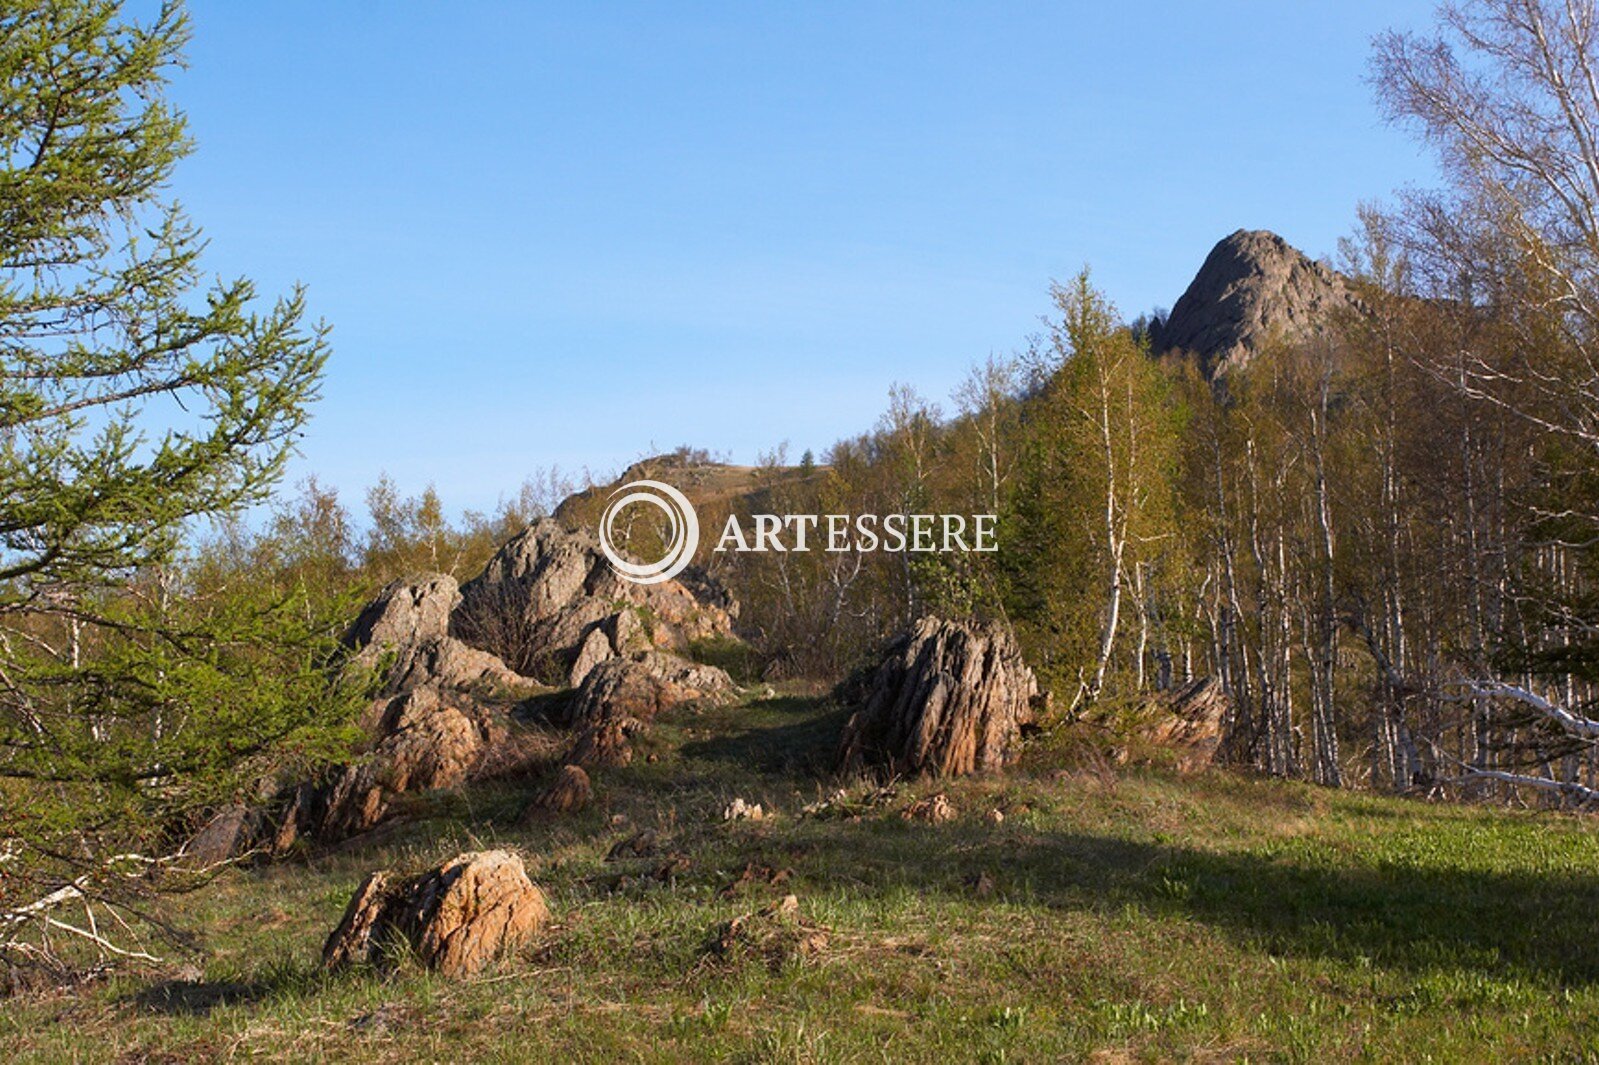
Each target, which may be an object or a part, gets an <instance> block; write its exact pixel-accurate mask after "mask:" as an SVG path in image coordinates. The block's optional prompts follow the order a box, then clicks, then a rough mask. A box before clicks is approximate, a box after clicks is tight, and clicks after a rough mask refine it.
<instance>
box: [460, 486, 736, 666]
mask: <svg viewBox="0 0 1599 1065" xmlns="http://www.w3.org/2000/svg"><path fill="white" fill-rule="evenodd" d="M684 578H686V579H679V580H672V581H663V582H661V583H659V584H634V583H633V582H631V581H627V580H624V579H622V578H621V577H619V576H617V574H616V572H615V571H614V570H613V569H612V568H611V565H610V563H609V562H608V561H607V560H606V558H605V555H604V553H603V552H602V551H601V550H600V544H599V540H598V538H596V537H595V536H594V535H593V534H591V533H588V532H586V531H577V532H574V531H571V530H568V529H566V528H564V527H563V526H562V525H561V524H560V523H559V522H557V521H555V520H554V519H552V518H545V519H542V520H540V521H537V522H535V523H534V524H532V525H530V526H528V528H527V529H525V530H524V531H523V532H522V533H520V534H519V535H518V536H516V537H515V538H514V539H512V540H511V541H510V542H509V543H507V544H506V545H505V546H504V547H502V548H500V550H499V552H498V553H496V554H495V556H494V558H493V559H492V560H490V562H489V564H488V567H487V568H486V569H484V571H483V573H482V574H481V575H480V576H478V577H477V578H475V579H473V580H471V581H468V582H467V583H466V585H465V586H464V587H463V588H462V589H461V594H462V599H463V602H462V607H461V609H460V610H459V611H458V612H456V614H455V615H453V617H452V622H451V628H452V631H453V632H454V633H455V634H456V635H457V636H459V637H461V638H463V639H465V640H466V641H467V642H468V643H470V644H471V645H473V646H474V647H482V648H486V649H488V650H491V651H493V652H495V653H496V654H498V655H499V656H500V657H501V658H502V659H504V660H505V661H506V662H508V663H510V664H511V665H512V666H513V667H514V668H516V669H518V670H521V671H523V672H526V673H531V674H538V675H541V676H543V677H544V678H545V679H546V680H550V681H552V682H553V681H557V680H564V681H565V682H566V683H568V684H573V685H576V684H579V683H581V682H582V680H583V678H584V677H585V676H586V675H587V673H588V671H589V670H590V669H592V668H593V667H594V665H595V664H597V662H599V661H603V660H604V659H606V658H614V657H622V656H626V655H629V654H632V653H634V652H635V651H639V650H644V649H648V648H651V647H653V648H657V649H661V650H683V649H684V648H686V647H687V646H688V645H689V643H690V642H692V641H694V640H696V639H700V638H703V637H709V636H729V635H731V634H732V631H733V618H734V616H735V615H736V614H737V606H736V605H735V604H734V602H733V600H732V598H731V597H730V596H729V595H728V594H727V592H726V590H725V589H723V588H722V587H721V586H720V585H719V584H717V583H716V582H715V581H714V580H711V579H710V578H709V577H707V576H705V575H703V574H694V575H693V576H690V575H689V574H684ZM596 633H598V634H601V635H602V636H603V639H601V638H598V637H597V636H596Z"/></svg>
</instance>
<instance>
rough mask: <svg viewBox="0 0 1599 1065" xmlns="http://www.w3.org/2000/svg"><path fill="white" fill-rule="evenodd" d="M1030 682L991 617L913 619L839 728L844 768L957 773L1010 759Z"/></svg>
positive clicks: (1031, 694) (1034, 694)
mask: <svg viewBox="0 0 1599 1065" xmlns="http://www.w3.org/2000/svg"><path fill="white" fill-rule="evenodd" d="M1038 697H1039V690H1038V681H1037V680H1036V678H1034V676H1033V671H1032V670H1031V669H1029V668H1028V667H1027V664H1026V663H1025V662H1023V661H1022V654H1021V649H1020V648H1019V647H1017V645H1016V639H1015V637H1013V636H1012V635H1011V633H1010V631H1009V630H1008V629H1006V628H1005V627H1004V626H1002V625H1000V624H998V623H997V622H956V621H943V620H940V619H938V618H931V617H929V618H923V619H922V620H921V621H918V622H917V623H916V624H915V625H914V626H913V627H912V628H911V629H910V631H909V632H907V633H905V634H904V635H902V636H901V637H899V639H897V640H896V641H894V643H893V644H892V645H891V646H890V647H889V650H888V654H887V655H886V657H885V658H884V660H883V662H882V664H881V665H880V666H878V668H877V670H876V671H875V672H874V673H873V674H872V675H871V676H870V678H868V679H867V681H866V684H865V686H864V697H863V699H862V702H861V708H860V710H858V711H857V712H856V713H855V715H854V716H853V717H851V718H850V720H849V723H848V724H847V725H846V726H845V728H844V737H843V742H842V745H841V747H842V761H843V765H844V769H845V770H846V771H847V772H859V771H861V770H865V769H880V770H886V771H887V772H889V773H892V774H894V775H912V774H918V773H930V774H933V775H935V776H960V775H962V774H965V773H972V772H976V771H980V770H990V769H998V768H1000V767H1002V766H1004V765H1005V764H1006V762H1008V761H1010V760H1011V759H1012V758H1013V757H1014V755H1015V753H1016V748H1017V741H1018V739H1019V738H1020V736H1021V729H1022V726H1023V725H1025V724H1028V723H1030V722H1031V721H1032V720H1033V712H1034V701H1035V700H1036V699H1038Z"/></svg>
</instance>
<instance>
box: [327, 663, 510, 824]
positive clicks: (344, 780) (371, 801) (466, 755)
mask: <svg viewBox="0 0 1599 1065" xmlns="http://www.w3.org/2000/svg"><path fill="white" fill-rule="evenodd" d="M368 713H369V715H370V716H371V718H373V719H375V720H371V721H369V727H370V729H371V732H372V733H373V735H374V736H375V737H376V740H375V742H374V744H373V746H372V748H371V750H370V751H369V752H368V753H367V754H366V755H365V757H363V758H362V759H361V760H359V761H357V762H355V763H354V764H352V765H349V766H346V767H345V768H344V769H343V770H342V771H340V773H339V775H338V776H337V777H336V778H335V779H334V781H333V783H332V784H331V785H330V786H329V787H328V788H327V790H326V791H325V792H324V794H323V795H322V796H321V798H320V802H319V803H318V805H319V806H320V807H321V809H320V810H319V811H317V812H315V813H313V814H312V815H311V817H312V823H311V824H310V825H309V826H307V827H310V828H311V829H312V831H313V832H314V834H315V835H317V836H319V837H322V838H324V839H336V838H342V837H344V836H349V835H353V834H355V833H357V832H364V831H366V830H367V829H369V828H372V827H373V826H374V825H376V824H377V823H378V822H379V821H380V820H382V819H383V817H384V815H385V814H387V813H388V810H389V805H390V803H391V802H392V800H393V798H394V796H396V795H399V794H402V793H405V792H412V791H427V790H431V789H434V788H454V787H459V786H460V785H461V784H464V783H465V782H466V781H467V780H469V779H470V778H471V777H472V775H473V773H474V772H475V771H476V770H477V768H478V766H479V765H480V764H481V762H482V761H483V759H484V757H485V754H486V753H487V752H488V750H489V749H490V748H491V747H492V746H494V745H496V744H501V743H503V742H504V741H505V738H506V726H505V725H504V723H503V722H502V721H501V720H500V718H499V716H498V715H497V714H495V713H494V712H492V711H490V710H488V709H486V708H485V707H483V706H481V705H480V704H478V703H477V702H475V701H474V700H472V699H469V698H463V697H461V696H459V695H456V694H453V693H449V692H446V691H443V690H441V689H439V688H436V687H426V688H417V689H414V690H412V691H408V692H403V693H401V694H399V695H396V696H393V697H391V698H389V699H386V700H380V701H379V702H378V703H375V704H374V705H373V707H372V708H371V709H370V710H369V711H368Z"/></svg>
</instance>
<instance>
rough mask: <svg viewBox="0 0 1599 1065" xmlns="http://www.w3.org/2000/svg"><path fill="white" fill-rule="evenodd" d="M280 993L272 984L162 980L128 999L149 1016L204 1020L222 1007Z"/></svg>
mask: <svg viewBox="0 0 1599 1065" xmlns="http://www.w3.org/2000/svg"><path fill="white" fill-rule="evenodd" d="M281 990H282V987H281V985H279V984H278V983H275V982H272V981H257V982H251V983H236V982H233V981H228V980H218V981H212V982H205V981H201V982H193V981H189V980H163V981H161V982H160V983H158V984H153V985H151V986H150V987H147V988H145V989H144V990H143V991H140V992H139V993H138V994H136V995H134V996H132V1001H133V1004H134V1005H136V1006H138V1007H139V1008H140V1009H141V1010H147V1011H149V1012H150V1013H161V1014H166V1015H169V1016H191V1017H204V1016H206V1015H207V1014H209V1013H210V1012H211V1011H212V1010H215V1009H218V1008H220V1007H222V1006H234V1005H240V1004H244V1005H251V1004H254V1003H257V1002H263V1001H265V1000H267V999H269V998H272V997H274V996H275V995H277V994H278V993H279V992H280V991H281Z"/></svg>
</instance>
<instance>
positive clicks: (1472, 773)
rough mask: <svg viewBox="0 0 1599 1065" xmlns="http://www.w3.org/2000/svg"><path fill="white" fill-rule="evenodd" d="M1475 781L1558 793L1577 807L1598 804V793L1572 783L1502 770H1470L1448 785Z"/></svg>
mask: <svg viewBox="0 0 1599 1065" xmlns="http://www.w3.org/2000/svg"><path fill="white" fill-rule="evenodd" d="M1476 780H1497V781H1500V782H1502V783H1505V784H1518V785H1524V786H1526V787H1529V788H1538V789H1540V790H1542V791H1555V792H1559V793H1560V794H1562V795H1565V796H1568V797H1569V798H1573V799H1576V800H1577V805H1579V806H1587V805H1588V804H1589V803H1592V802H1599V791H1595V790H1594V789H1593V788H1590V787H1585V786H1584V785H1582V784H1578V783H1576V782H1574V781H1567V780H1550V779H1549V778H1548V777H1535V776H1530V775H1528V774H1526V773H1507V772H1505V771H1504V770H1502V769H1472V770H1469V771H1468V772H1467V773H1466V775H1465V776H1460V777H1452V778H1450V780H1449V781H1448V783H1451V784H1466V783H1470V782H1472V781H1476Z"/></svg>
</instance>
